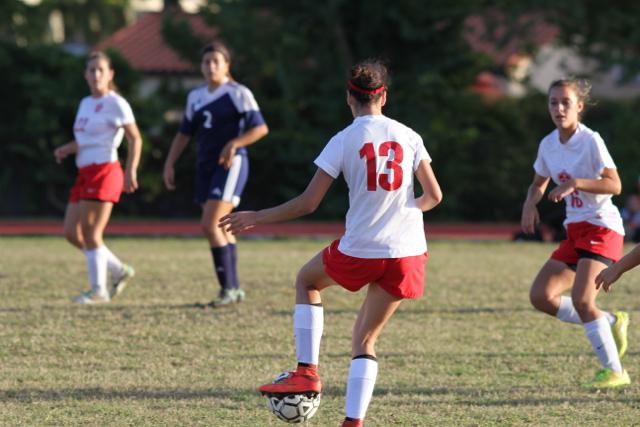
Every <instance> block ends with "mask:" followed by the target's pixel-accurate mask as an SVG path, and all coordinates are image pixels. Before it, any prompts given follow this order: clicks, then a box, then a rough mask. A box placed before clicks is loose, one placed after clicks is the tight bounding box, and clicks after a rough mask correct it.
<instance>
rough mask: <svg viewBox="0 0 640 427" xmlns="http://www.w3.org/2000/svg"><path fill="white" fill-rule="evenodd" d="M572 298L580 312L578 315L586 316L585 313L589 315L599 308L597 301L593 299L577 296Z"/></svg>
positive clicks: (574, 305)
mask: <svg viewBox="0 0 640 427" xmlns="http://www.w3.org/2000/svg"><path fill="white" fill-rule="evenodd" d="M572 300H573V307H574V308H575V309H576V311H577V312H578V315H580V317H581V318H583V317H585V315H587V316H588V315H589V314H592V313H594V312H595V311H596V310H597V309H596V304H595V301H591V300H589V299H585V298H575V297H572Z"/></svg>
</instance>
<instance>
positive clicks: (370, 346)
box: [351, 330, 378, 354]
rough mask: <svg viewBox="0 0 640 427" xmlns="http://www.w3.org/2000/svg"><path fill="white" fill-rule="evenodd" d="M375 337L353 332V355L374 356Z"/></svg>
mask: <svg viewBox="0 0 640 427" xmlns="http://www.w3.org/2000/svg"><path fill="white" fill-rule="evenodd" d="M377 338H378V337H376V336H373V335H371V334H360V333H358V331H356V330H354V331H353V339H352V342H351V347H352V350H353V353H354V354H374V353H375V346H376V341H377Z"/></svg>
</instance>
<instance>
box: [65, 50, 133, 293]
mask: <svg viewBox="0 0 640 427" xmlns="http://www.w3.org/2000/svg"><path fill="white" fill-rule="evenodd" d="M84 76H85V79H86V80H87V83H88V84H89V89H90V90H91V95H90V96H87V97H86V98H84V99H83V100H82V101H81V102H80V107H79V108H78V113H77V114H76V120H75V123H74V125H73V133H74V136H75V140H74V141H72V142H70V143H68V144H65V145H63V146H61V147H58V148H57V149H56V150H55V151H54V155H55V157H56V160H57V161H58V163H59V162H61V161H62V160H63V159H64V158H65V157H67V156H69V155H70V154H75V158H76V165H77V167H78V176H77V178H76V182H75V184H74V185H73V187H72V188H71V193H70V197H69V203H68V204H67V209H66V212H65V216H64V233H65V237H66V238H67V240H68V241H69V243H71V244H72V245H74V246H76V247H77V248H79V249H80V250H82V252H83V253H84V254H85V256H86V258H87V266H88V268H89V284H90V285H91V289H90V290H89V291H87V292H85V293H83V294H81V295H80V296H78V297H77V298H76V299H75V301H76V302H77V303H80V304H95V303H102V302H109V300H110V299H111V298H113V297H115V296H116V295H118V294H119V293H121V292H122V290H123V289H124V286H125V285H126V281H127V280H128V279H129V278H131V277H133V275H134V271H133V268H132V267H131V266H129V265H126V264H123V263H122V262H121V261H120V260H119V259H118V258H117V257H116V256H115V255H114V254H113V253H112V252H111V251H110V250H109V248H107V247H106V246H105V244H104V241H103V233H104V229H105V227H106V225H107V223H108V222H109V217H110V216H111V210H112V208H113V204H114V203H117V202H118V201H119V200H120V195H121V194H122V191H123V190H124V191H126V192H127V193H132V192H134V191H136V189H137V188H138V179H137V169H138V163H139V161H140V152H141V149H142V139H141V137H140V132H139V131H138V127H137V125H136V123H135V119H134V117H133V112H132V111H131V107H130V106H129V103H128V102H127V101H126V100H125V99H124V98H123V97H122V96H120V95H118V94H117V93H116V91H115V85H114V82H113V78H114V70H113V66H112V64H111V59H110V58H109V57H108V56H107V55H105V54H104V53H102V52H95V53H92V54H91V55H89V58H88V60H87V66H86V70H85V74H84ZM123 135H125V136H126V137H127V141H128V144H129V154H128V156H127V164H126V167H125V170H124V172H123V170H122V166H120V162H119V161H118V151H117V150H118V147H119V146H120V143H121V142H122V137H123ZM107 272H108V273H109V274H110V278H109V279H110V283H109V284H108V283H107V279H108V277H107ZM108 285H109V286H108Z"/></svg>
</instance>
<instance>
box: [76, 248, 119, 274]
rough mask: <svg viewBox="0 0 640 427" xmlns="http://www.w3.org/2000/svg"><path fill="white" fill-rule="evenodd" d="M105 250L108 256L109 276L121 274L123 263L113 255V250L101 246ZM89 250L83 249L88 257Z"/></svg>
mask: <svg viewBox="0 0 640 427" xmlns="http://www.w3.org/2000/svg"><path fill="white" fill-rule="evenodd" d="M101 247H102V248H104V250H105V253H106V255H107V271H108V272H109V274H112V275H113V274H121V273H122V269H123V266H122V261H120V259H119V258H118V257H117V256H116V255H115V254H114V253H113V252H111V249H109V248H108V247H106V246H101ZM87 250H88V249H84V248H83V249H82V253H83V254H84V255H85V256H86V255H87Z"/></svg>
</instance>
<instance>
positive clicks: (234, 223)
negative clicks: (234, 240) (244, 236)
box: [218, 211, 258, 234]
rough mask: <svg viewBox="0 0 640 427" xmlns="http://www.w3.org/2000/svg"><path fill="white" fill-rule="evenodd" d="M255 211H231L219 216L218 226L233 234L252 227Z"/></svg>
mask: <svg viewBox="0 0 640 427" xmlns="http://www.w3.org/2000/svg"><path fill="white" fill-rule="evenodd" d="M257 217H258V215H257V213H256V212H255V211H241V212H232V213H230V214H227V215H225V216H223V217H222V218H220V221H219V222H218V227H220V228H222V229H223V230H225V231H230V232H231V233H233V234H238V233H239V232H241V231H244V230H248V229H250V228H253V227H254V226H255V225H256V221H257Z"/></svg>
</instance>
